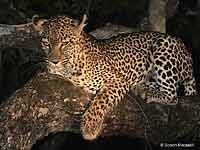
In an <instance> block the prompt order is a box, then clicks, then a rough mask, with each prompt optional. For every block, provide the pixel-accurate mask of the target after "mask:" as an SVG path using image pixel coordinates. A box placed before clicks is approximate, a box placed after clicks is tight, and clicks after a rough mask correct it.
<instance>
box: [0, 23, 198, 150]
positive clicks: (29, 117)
mask: <svg viewBox="0 0 200 150" xmlns="http://www.w3.org/2000/svg"><path fill="white" fill-rule="evenodd" d="M28 27H29V26H28ZM25 28H26V26H25ZM25 31H26V30H25ZM15 32H18V31H17V30H15V31H13V32H12V33H11V32H8V33H9V34H3V36H1V35H0V39H1V40H0V47H7V46H10V45H9V44H8V42H7V41H5V40H4V37H5V39H9V36H11V38H13V41H12V43H11V45H12V46H17V47H18V46H20V47H23V46H27V44H26V41H29V40H30V39H31V40H32V39H34V37H35V33H34V32H32V31H31V32H28V33H29V34H28V33H27V32H21V33H20V36H18V35H17V33H15ZM5 35H6V36H5ZM15 36H16V38H15ZM21 38H22V39H24V41H23V40H22V39H21ZM20 41H21V43H20ZM22 41H23V42H22ZM23 44H24V45H23ZM199 99H200V97H185V98H180V100H179V104H178V105H176V106H167V105H161V104H155V103H152V104H146V103H145V102H144V101H143V100H141V99H139V98H137V97H134V95H133V94H131V93H129V94H127V96H126V97H125V98H124V101H123V102H122V103H121V104H120V106H118V107H117V108H116V109H115V111H114V112H113V113H112V114H110V115H109V117H108V118H107V119H106V121H105V123H104V124H105V129H104V130H103V132H102V134H101V136H109V135H129V136H133V137H139V138H144V139H146V140H147V141H149V142H151V143H154V144H158V143H160V142H166V141H168V142H170V141H174V140H176V139H178V138H179V137H182V136H186V135H189V134H190V135H194V136H192V138H193V139H192V140H199V139H200V132H197V131H199V130H200V129H199V126H200V118H199V116H200V101H199ZM88 103H89V100H88V99H87V95H85V93H83V92H82V91H81V89H79V88H77V87H74V86H73V85H72V84H71V83H70V82H68V81H63V80H62V79H58V78H57V77H54V76H50V75H49V74H47V73H45V72H43V73H39V74H37V75H36V76H35V77H34V78H33V79H32V80H30V81H29V82H28V83H27V84H26V85H25V86H24V87H23V88H21V89H19V90H17V91H16V92H15V93H14V94H13V95H12V96H11V97H10V98H9V99H8V100H7V101H6V102H4V103H3V104H2V105H1V106H0V148H1V150H16V149H17V150H30V149H31V147H32V145H33V144H34V143H36V141H37V140H39V139H41V138H43V137H44V136H47V135H49V134H50V133H52V132H54V133H55V132H61V131H73V132H75V131H79V127H77V124H79V123H80V121H81V115H82V114H83V112H84V111H85V109H86V108H87V104H88Z"/></svg>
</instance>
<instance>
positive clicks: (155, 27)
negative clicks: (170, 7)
mask: <svg viewBox="0 0 200 150" xmlns="http://www.w3.org/2000/svg"><path fill="white" fill-rule="evenodd" d="M167 1H168V0H151V1H149V23H150V30H151V31H157V32H162V33H165V32H166V5H167Z"/></svg>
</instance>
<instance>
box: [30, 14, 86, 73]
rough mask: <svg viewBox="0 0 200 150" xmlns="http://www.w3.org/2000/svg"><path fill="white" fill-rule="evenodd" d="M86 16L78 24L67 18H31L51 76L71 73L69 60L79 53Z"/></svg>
mask: <svg viewBox="0 0 200 150" xmlns="http://www.w3.org/2000/svg"><path fill="white" fill-rule="evenodd" d="M86 19H87V17H86V15H84V16H83V19H82V21H81V22H80V23H79V22H78V21H77V20H75V19H72V18H70V17H67V16H57V17H53V18H50V19H48V20H46V19H38V18H33V27H34V28H35V30H36V31H38V33H39V34H40V37H41V39H40V41H41V47H42V50H44V51H45V52H46V54H47V56H48V57H47V58H48V71H49V73H52V74H58V75H61V76H67V75H69V74H70V73H73V68H72V67H71V65H70V60H71V61H72V59H73V58H74V57H75V56H74V55H75V54H76V53H80V51H81V49H82V48H81V39H82V38H83V34H82V33H83V28H84V27H85V25H86V24H85V22H86Z"/></svg>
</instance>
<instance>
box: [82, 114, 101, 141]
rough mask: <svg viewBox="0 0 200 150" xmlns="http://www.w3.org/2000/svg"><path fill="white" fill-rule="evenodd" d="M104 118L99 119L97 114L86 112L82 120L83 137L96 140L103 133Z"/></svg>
mask: <svg viewBox="0 0 200 150" xmlns="http://www.w3.org/2000/svg"><path fill="white" fill-rule="evenodd" d="M102 126H103V119H100V118H99V119H97V118H96V117H95V116H93V118H92V116H90V115H89V114H84V115H83V119H82V122H81V131H82V135H83V138H84V139H86V140H90V141H91V140H95V139H96V138H97V137H98V136H99V135H100V133H101V131H102V128H103V127H102Z"/></svg>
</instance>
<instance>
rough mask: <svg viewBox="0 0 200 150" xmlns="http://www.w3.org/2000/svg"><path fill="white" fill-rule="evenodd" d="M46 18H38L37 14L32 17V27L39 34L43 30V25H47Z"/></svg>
mask: <svg viewBox="0 0 200 150" xmlns="http://www.w3.org/2000/svg"><path fill="white" fill-rule="evenodd" d="M47 22H48V20H47V19H40V18H39V16H38V15H34V16H33V17H32V24H33V27H34V29H35V30H36V31H37V32H39V33H40V34H41V33H42V32H43V31H44V28H45V26H46V25H47Z"/></svg>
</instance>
